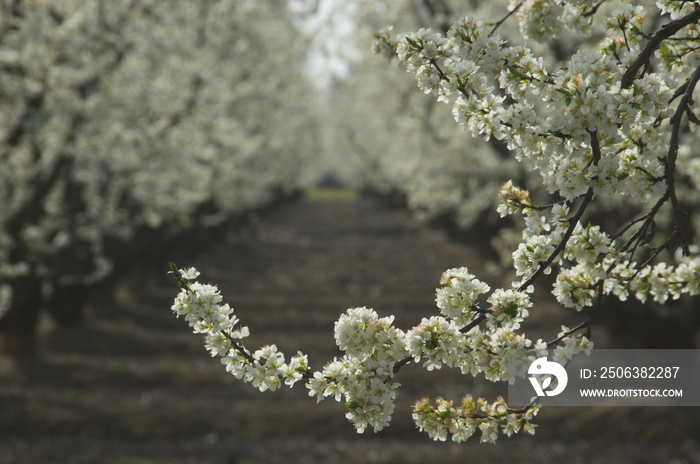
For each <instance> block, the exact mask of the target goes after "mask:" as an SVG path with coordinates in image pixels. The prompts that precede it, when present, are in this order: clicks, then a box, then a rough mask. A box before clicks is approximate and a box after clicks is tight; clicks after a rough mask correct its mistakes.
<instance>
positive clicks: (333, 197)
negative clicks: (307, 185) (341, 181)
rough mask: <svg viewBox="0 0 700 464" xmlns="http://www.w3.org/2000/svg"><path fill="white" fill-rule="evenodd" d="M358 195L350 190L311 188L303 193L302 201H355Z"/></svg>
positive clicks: (355, 191) (353, 190)
mask: <svg viewBox="0 0 700 464" xmlns="http://www.w3.org/2000/svg"><path fill="white" fill-rule="evenodd" d="M358 196H359V193H358V191H357V190H355V189H350V188H325V187H319V188H312V189H308V190H306V191H305V192H304V199H305V200H307V201H339V200H355V199H357V197H358Z"/></svg>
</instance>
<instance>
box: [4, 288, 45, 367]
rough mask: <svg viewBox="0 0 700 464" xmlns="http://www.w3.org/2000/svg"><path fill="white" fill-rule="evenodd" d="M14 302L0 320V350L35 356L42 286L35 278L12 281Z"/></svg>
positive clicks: (12, 353) (13, 353)
mask: <svg viewBox="0 0 700 464" xmlns="http://www.w3.org/2000/svg"><path fill="white" fill-rule="evenodd" d="M10 284H11V286H12V291H13V293H12V302H11V303H10V308H9V309H8V311H7V313H5V316H4V317H3V318H2V319H1V320H0V351H3V352H5V353H8V354H11V355H31V354H34V353H36V348H37V346H36V329H37V322H38V320H39V310H40V308H41V285H40V283H39V280H38V279H36V278H34V277H31V276H30V277H19V278H17V279H13V281H12V282H10Z"/></svg>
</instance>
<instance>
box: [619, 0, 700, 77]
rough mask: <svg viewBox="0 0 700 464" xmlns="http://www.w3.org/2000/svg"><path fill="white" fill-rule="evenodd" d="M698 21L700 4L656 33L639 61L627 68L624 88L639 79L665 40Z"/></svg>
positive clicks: (638, 58)
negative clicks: (644, 67) (643, 69)
mask: <svg viewBox="0 0 700 464" xmlns="http://www.w3.org/2000/svg"><path fill="white" fill-rule="evenodd" d="M698 20H700V4H697V3H696V4H695V9H694V10H693V12H692V13H690V14H688V15H686V16H684V17H682V18H678V19H676V20H675V21H671V22H670V23H668V24H665V25H664V26H662V27H661V29H659V30H658V31H657V32H656V33H654V35H652V36H651V37H650V38H649V42H647V44H646V46H645V47H644V49H643V50H642V52H641V53H640V54H639V56H638V57H637V59H636V60H634V63H632V64H631V65H630V67H629V68H627V71H625V74H624V75H623V76H622V88H623V89H629V88H630V86H631V85H632V82H634V79H635V78H636V77H637V73H638V72H639V70H640V68H641V67H642V66H646V65H648V64H649V60H650V59H651V56H652V55H653V54H654V52H655V51H656V49H657V48H659V46H660V45H661V43H662V42H663V41H664V40H666V39H668V38H669V37H671V36H672V35H673V34H675V33H676V32H678V31H680V30H681V29H683V28H684V27H685V26H688V25H690V24H693V23H696V22H698Z"/></svg>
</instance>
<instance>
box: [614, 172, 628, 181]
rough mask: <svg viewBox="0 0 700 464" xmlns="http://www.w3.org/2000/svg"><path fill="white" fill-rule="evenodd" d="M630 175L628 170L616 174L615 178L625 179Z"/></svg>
mask: <svg viewBox="0 0 700 464" xmlns="http://www.w3.org/2000/svg"><path fill="white" fill-rule="evenodd" d="M629 176H630V175H629V174H628V173H626V172H621V173H620V174H618V175H616V176H615V179H617V180H625V179H627V178H628V177H629Z"/></svg>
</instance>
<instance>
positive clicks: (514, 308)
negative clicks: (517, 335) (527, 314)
mask: <svg viewBox="0 0 700 464" xmlns="http://www.w3.org/2000/svg"><path fill="white" fill-rule="evenodd" d="M503 314H505V315H506V316H509V317H515V316H517V315H518V304H517V303H515V302H513V303H511V304H509V305H508V306H506V307H505V308H503Z"/></svg>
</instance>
